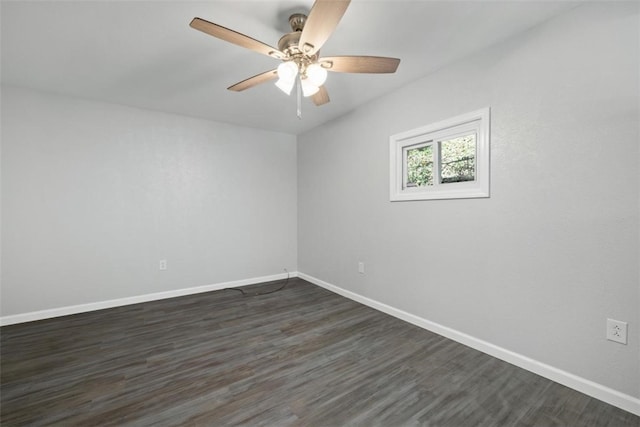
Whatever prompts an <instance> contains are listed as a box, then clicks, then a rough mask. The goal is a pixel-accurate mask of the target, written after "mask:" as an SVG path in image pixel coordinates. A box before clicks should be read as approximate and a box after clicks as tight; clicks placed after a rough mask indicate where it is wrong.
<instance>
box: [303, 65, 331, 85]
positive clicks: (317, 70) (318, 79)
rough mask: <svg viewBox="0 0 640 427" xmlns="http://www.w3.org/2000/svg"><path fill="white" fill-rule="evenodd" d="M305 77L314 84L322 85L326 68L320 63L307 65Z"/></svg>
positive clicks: (325, 79)
mask: <svg viewBox="0 0 640 427" xmlns="http://www.w3.org/2000/svg"><path fill="white" fill-rule="evenodd" d="M307 79H308V80H309V81H310V82H311V83H312V84H313V85H314V86H318V87H319V86H322V85H323V84H324V82H326V81H327V70H325V69H324V68H322V66H321V65H320V64H317V63H316V64H311V65H309V66H308V67H307Z"/></svg>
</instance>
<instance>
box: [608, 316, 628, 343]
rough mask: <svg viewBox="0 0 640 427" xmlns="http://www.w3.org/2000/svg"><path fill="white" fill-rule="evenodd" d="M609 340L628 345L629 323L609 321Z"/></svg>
mask: <svg viewBox="0 0 640 427" xmlns="http://www.w3.org/2000/svg"><path fill="white" fill-rule="evenodd" d="M607 339H608V340H609V341H615V342H619V343H620V344H626V343H627V322H621V321H619V320H614V319H607Z"/></svg>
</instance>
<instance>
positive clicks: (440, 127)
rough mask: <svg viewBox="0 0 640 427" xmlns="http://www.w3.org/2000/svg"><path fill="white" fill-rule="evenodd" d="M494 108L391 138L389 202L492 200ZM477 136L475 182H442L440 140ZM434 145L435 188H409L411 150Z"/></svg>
mask: <svg viewBox="0 0 640 427" xmlns="http://www.w3.org/2000/svg"><path fill="white" fill-rule="evenodd" d="M489 121H490V108H489V107H486V108H481V109H479V110H476V111H472V112H470V113H466V114H462V115H459V116H456V117H452V118H450V119H446V120H442V121H440V122H437V123H432V124H430V125H427V126H422V127H419V128H416V129H412V130H409V131H406V132H401V133H398V134H395V135H392V136H391V137H389V160H390V174H389V177H390V195H389V200H390V201H392V202H396V201H410V200H441V199H468V198H483V197H489V166H490V165H489V162H490V152H489V146H490V125H489ZM471 132H473V133H475V134H476V159H475V168H476V169H475V180H473V181H463V182H448V183H440V167H439V161H440V150H441V148H442V147H441V144H440V141H443V140H448V139H452V138H455V137H456V135H458V136H459V135H461V134H469V133H471ZM427 144H433V152H434V185H432V186H431V185H430V186H423V187H409V188H405V176H404V175H405V170H406V152H407V149H410V148H411V147H419V146H424V145H427Z"/></svg>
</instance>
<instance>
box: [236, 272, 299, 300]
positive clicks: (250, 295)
mask: <svg viewBox="0 0 640 427" xmlns="http://www.w3.org/2000/svg"><path fill="white" fill-rule="evenodd" d="M284 271H286V272H287V278H286V279H285V281H284V283H283V284H282V285H281V286H280V287H279V288H278V289H274V290H272V291H268V292H258V293H255V294H252V293H249V292H246V291H245V290H244V289H241V288H225V290H230V291H238V292H241V293H242V296H243V297H257V296H258V295H269V294H273V293H275V292H278V291H281V290H283V289H284V287H285V286H287V284H288V283H289V276H290V274H289V271H287V269H286V268H285V269H284Z"/></svg>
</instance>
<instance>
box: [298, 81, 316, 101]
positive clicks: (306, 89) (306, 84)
mask: <svg viewBox="0 0 640 427" xmlns="http://www.w3.org/2000/svg"><path fill="white" fill-rule="evenodd" d="M300 83H301V84H302V95H304V96H305V97H307V96H311V95H315V94H316V93H317V92H318V91H319V90H320V88H318V86H316V85H314V84H313V83H311V82H310V81H309V79H308V78H306V79H301V80H300Z"/></svg>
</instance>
